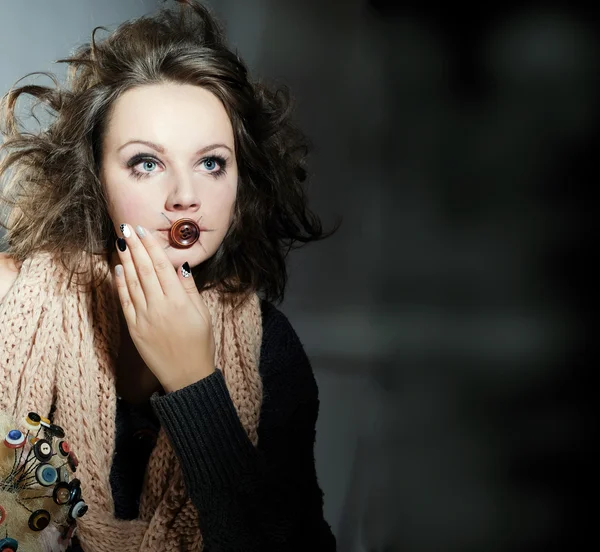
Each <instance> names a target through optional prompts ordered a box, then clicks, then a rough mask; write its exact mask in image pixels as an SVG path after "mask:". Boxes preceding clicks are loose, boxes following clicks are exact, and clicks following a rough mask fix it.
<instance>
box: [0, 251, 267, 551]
mask: <svg viewBox="0 0 600 552" xmlns="http://www.w3.org/2000/svg"><path fill="white" fill-rule="evenodd" d="M106 268H107V263H106V262H105V261H104V260H102V261H97V262H96V265H95V268H94V270H97V271H99V272H98V273H100V272H101V271H103V270H106ZM202 298H203V300H204V301H205V303H206V305H207V306H208V309H209V310H210V313H211V315H212V322H213V329H214V334H215V342H216V351H217V354H216V357H217V358H216V363H217V366H218V367H219V368H220V369H221V370H222V372H223V374H224V377H225V380H226V382H227V387H228V389H229V392H230V395H231V397H232V399H233V403H234V405H235V408H236V410H237V413H238V415H239V417H240V420H241V422H242V424H243V426H244V428H245V429H246V431H247V434H248V436H249V438H250V440H251V441H252V442H253V443H254V444H256V442H257V425H258V417H259V412H260V406H261V400H262V387H261V381H260V377H259V374H258V362H259V355H260V344H261V339H262V324H261V315H260V305H259V300H258V298H257V297H256V295H252V296H251V297H250V298H249V299H248V300H247V301H245V302H244V303H243V305H242V306H241V307H238V308H237V309H235V310H234V309H233V308H232V306H231V305H230V302H229V301H224V300H222V299H221V297H220V295H219V294H218V293H217V292H215V291H207V292H203V293H202ZM0 332H1V334H0V401H1V402H0V404H1V405H2V408H3V409H4V410H6V411H7V412H8V413H9V414H12V415H14V416H15V417H16V418H21V417H23V416H25V415H26V414H27V412H29V411H36V412H39V413H40V414H46V415H47V414H48V413H49V412H50V409H51V407H52V406H53V405H54V406H55V408H56V410H55V414H54V421H55V423H57V424H59V425H60V426H62V427H64V428H65V431H66V432H67V437H68V440H69V443H70V445H71V447H72V448H73V450H74V451H75V453H76V454H77V456H78V458H79V461H80V464H79V468H78V470H77V477H78V478H79V479H80V480H81V483H82V490H83V495H84V499H85V500H86V502H87V503H88V505H89V511H88V513H87V514H86V515H85V516H84V517H83V518H81V519H80V520H79V521H78V535H79V538H80V540H81V541H82V546H83V548H84V550H85V552H105V551H109V550H111V551H112V550H119V551H123V552H134V551H135V552H138V551H144V552H147V551H148V552H152V551H159V550H160V551H161V552H162V551H165V550H168V551H171V550H185V551H187V550H201V549H202V537H201V535H200V531H199V529H198V519H197V512H196V510H195V508H194V506H193V505H192V503H191V501H190V500H189V498H187V496H186V492H185V487H184V482H183V477H182V472H181V468H180V466H179V463H178V461H177V458H176V455H175V453H174V451H173V449H172V448H171V446H170V444H169V441H168V438H167V436H166V435H165V432H164V430H162V429H161V430H160V433H159V436H158V441H157V444H156V446H155V448H154V450H153V452H152V455H151V457H150V460H149V464H148V467H147V471H146V478H145V482H144V487H143V490H142V496H141V505H140V515H139V519H137V520H134V521H123V520H118V519H115V517H114V515H113V501H112V495H111V488H110V484H109V472H110V467H111V462H112V456H113V452H114V442H115V414H116V393H115V373H114V366H115V360H116V356H117V354H118V336H119V317H118V300H117V299H116V295H115V293H114V291H113V283H112V279H111V277H110V275H109V276H108V278H107V279H106V280H105V282H104V283H103V284H102V285H101V286H100V287H99V288H97V289H95V290H94V291H85V290H84V289H83V288H81V287H79V288H78V287H77V286H75V285H74V284H71V285H68V278H67V274H66V272H65V270H64V268H62V267H61V266H60V265H59V264H58V263H55V262H53V261H52V259H51V257H50V256H49V255H47V254H40V255H36V256H35V257H33V258H30V259H28V260H26V261H25V262H24V263H23V265H22V267H21V271H20V274H19V276H18V278H17V280H16V281H15V283H14V285H13V286H12V288H11V289H10V290H9V292H8V294H7V295H6V297H5V298H4V299H3V300H2V301H1V302H0ZM11 410H12V411H11ZM140 469H142V468H141V467H140Z"/></svg>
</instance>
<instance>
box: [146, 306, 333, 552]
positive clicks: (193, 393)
mask: <svg viewBox="0 0 600 552" xmlns="http://www.w3.org/2000/svg"><path fill="white" fill-rule="evenodd" d="M263 317H264V320H263V344H262V350H261V361H260V371H261V377H262V380H263V394H264V399H263V405H262V409H261V415H260V422H259V428H258V434H259V442H258V446H257V447H256V448H255V447H254V446H253V445H252V443H251V442H250V440H249V439H248V437H247V435H246V432H245V430H244V428H243V426H242V424H241V422H240V420H239V418H238V416H237V413H236V410H235V407H234V405H233V402H232V400H231V397H230V395H229V392H228V390H227V387H226V384H225V380H224V377H223V375H222V373H221V372H220V371H219V370H217V371H215V372H214V373H213V374H211V375H210V376H208V377H207V378H205V379H203V380H200V381H199V382H197V383H195V384H193V385H190V386H188V387H185V388H184V389H180V390H179V391H176V392H173V393H169V394H166V395H163V396H160V397H159V396H155V397H153V399H152V405H153V407H154V410H155V412H156V414H157V416H158V418H159V420H160V422H161V424H162V426H163V427H164V428H165V431H166V432H167V435H168V436H169V438H170V440H171V443H172V445H173V447H174V449H175V451H176V453H177V455H178V457H179V459H180V462H181V465H182V469H183V473H184V478H185V482H186V487H187V491H188V494H189V496H190V498H191V499H192V501H193V503H194V505H195V506H196V508H197V510H198V514H199V516H198V517H199V523H200V530H201V531H202V535H203V539H204V544H205V550H207V551H208V552H234V551H235V552H238V551H240V552H241V551H244V552H251V551H255V550H256V551H258V550H260V551H261V552H268V551H274V550H277V551H282V552H284V551H285V552H293V551H300V550H302V551H306V550H322V551H332V550H335V549H336V544H335V539H334V537H333V535H332V533H331V529H330V527H329V525H328V524H327V522H326V521H325V520H324V517H323V493H322V491H321V489H320V487H319V485H318V482H317V476H316V471H315V461H314V442H315V424H316V420H317V415H318V408H319V399H318V390H317V385H316V382H315V379H314V376H313V373H312V369H311V366H310V363H309V361H308V358H307V357H306V354H305V353H304V350H303V348H302V345H301V344H300V341H299V340H298V337H297V336H296V333H295V332H294V330H293V329H292V327H291V325H290V324H289V322H288V321H287V319H286V318H285V316H284V315H283V314H282V313H280V312H279V311H278V310H276V309H275V308H274V307H272V306H268V308H267V311H266V312H264V313H263Z"/></svg>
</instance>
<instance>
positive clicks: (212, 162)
mask: <svg viewBox="0 0 600 552" xmlns="http://www.w3.org/2000/svg"><path fill="white" fill-rule="evenodd" d="M202 163H203V164H204V168H205V169H206V170H207V171H210V172H213V171H214V170H216V169H218V164H217V161H216V159H215V158H214V157H209V158H208V159H205V160H204V161H202Z"/></svg>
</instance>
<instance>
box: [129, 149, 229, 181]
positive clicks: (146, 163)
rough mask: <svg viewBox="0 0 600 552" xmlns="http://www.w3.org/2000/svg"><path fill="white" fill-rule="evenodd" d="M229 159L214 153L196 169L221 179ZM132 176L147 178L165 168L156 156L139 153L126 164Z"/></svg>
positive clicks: (202, 159) (200, 161) (204, 158)
mask: <svg viewBox="0 0 600 552" xmlns="http://www.w3.org/2000/svg"><path fill="white" fill-rule="evenodd" d="M228 165H229V159H228V158H227V157H226V156H224V155H221V154H218V153H214V154H210V155H205V156H203V157H202V158H201V159H199V160H198V162H197V163H196V165H195V167H197V168H200V169H201V172H203V173H205V174H207V175H210V176H212V177H214V178H219V177H221V176H223V175H225V174H226V173H227V168H228ZM126 167H127V168H128V169H129V171H130V173H131V176H133V177H135V178H146V177H149V176H151V175H152V174H153V173H155V172H160V171H159V170H160V169H162V168H164V166H163V164H162V162H161V161H160V160H159V159H158V158H157V157H156V155H155V154H152V153H147V152H139V153H136V154H135V155H133V156H132V157H130V158H129V159H128V160H127V162H126Z"/></svg>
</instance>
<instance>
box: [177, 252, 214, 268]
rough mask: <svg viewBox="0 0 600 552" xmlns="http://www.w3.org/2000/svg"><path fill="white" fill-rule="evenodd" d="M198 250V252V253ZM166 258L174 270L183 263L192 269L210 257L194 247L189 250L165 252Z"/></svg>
mask: <svg viewBox="0 0 600 552" xmlns="http://www.w3.org/2000/svg"><path fill="white" fill-rule="evenodd" d="M198 249H200V250H199V251H198ZM167 256H168V257H169V260H170V261H171V264H172V265H173V268H175V269H177V268H179V267H180V266H181V265H182V264H183V263H185V262H187V263H189V265H190V266H191V267H192V268H194V267H196V266H198V265H200V264H202V263H203V262H204V261H206V260H207V259H208V258H210V255H207V254H206V252H205V251H204V250H202V249H201V248H196V247H195V246H193V247H190V248H189V249H175V248H171V249H169V250H168V251H167Z"/></svg>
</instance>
